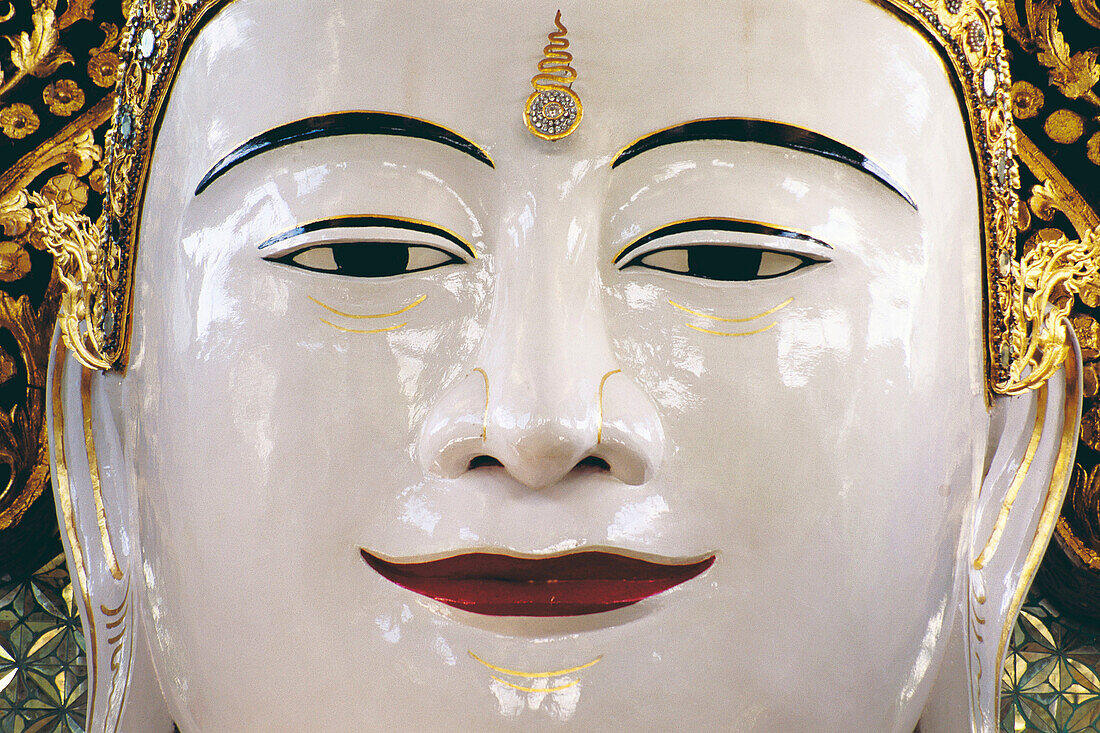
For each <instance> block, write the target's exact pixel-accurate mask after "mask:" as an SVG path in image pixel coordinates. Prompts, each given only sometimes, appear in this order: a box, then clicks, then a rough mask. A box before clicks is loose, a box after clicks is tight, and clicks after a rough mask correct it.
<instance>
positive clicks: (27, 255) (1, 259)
mask: <svg viewBox="0 0 1100 733" xmlns="http://www.w3.org/2000/svg"><path fill="white" fill-rule="evenodd" d="M25 6H27V9H26V10H24V9H23V7H25ZM25 6H20V5H18V4H10V5H9V4H4V8H2V9H0V48H2V49H4V53H2V54H0V62H2V64H0V145H2V146H3V149H4V150H5V151H6V155H7V156H8V157H7V161H6V162H5V164H4V166H3V167H4V168H5V170H3V172H2V173H0V227H2V228H3V234H2V236H0V328H2V330H3V333H4V334H5V338H8V337H9V336H10V340H9V341H7V343H6V345H5V346H4V348H3V349H0V389H2V390H6V391H7V392H8V394H9V395H12V394H14V392H15V391H19V392H20V393H21V394H22V395H23V396H21V397H13V398H12V399H13V401H14V405H13V404H11V403H9V402H5V404H4V409H3V410H0V530H9V529H11V530H12V531H13V532H14V534H9V535H5V542H4V547H5V548H7V547H8V546H10V543H12V542H14V547H15V549H16V551H18V548H19V546H20V545H21V544H22V543H23V542H25V541H26V540H25V539H23V534H22V533H24V532H25V531H26V532H31V531H34V530H32V529H27V530H25V531H24V530H23V529H19V531H18V532H15V528H18V527H19V526H20V522H21V520H23V518H24V516H25V515H27V513H28V512H30V516H29V524H28V523H26V522H24V523H23V525H24V526H26V527H28V528H29V527H31V525H34V526H35V527H39V528H40V531H41V529H44V528H45V523H46V522H47V521H49V522H50V523H52V518H51V515H52V508H47V509H46V510H45V511H43V510H42V509H41V508H40V505H41V506H46V505H42V503H41V502H38V501H37V500H38V498H39V497H40V495H41V494H42V492H43V489H44V488H45V487H46V486H48V485H49V465H48V464H49V461H48V453H47V451H46V449H45V446H46V441H45V432H44V430H45V419H44V412H45V391H46V373H45V372H46V362H47V359H48V355H49V346H50V336H51V334H52V330H53V324H54V321H55V318H56V316H57V311H58V307H59V305H60V300H61V299H62V298H64V297H66V296H65V295H64V293H65V291H66V290H67V287H66V284H65V283H64V282H63V281H62V279H61V278H59V277H58V275H59V273H58V272H57V270H56V269H54V268H53V267H52V263H51V257H50V256H49V255H50V252H49V250H48V249H47V247H46V245H45V242H44V241H43V239H42V237H41V236H40V234H41V233H42V230H41V229H40V225H41V224H42V223H43V222H44V221H45V218H44V217H49V216H52V215H47V214H40V213H37V212H36V209H43V210H45V209H46V208H48V206H49V205H52V206H53V207H54V208H55V210H56V213H58V214H79V213H82V212H92V211H98V209H99V202H98V198H99V195H100V193H101V192H102V190H103V187H104V184H105V179H106V174H105V171H104V169H103V167H102V165H101V163H102V157H103V147H102V144H101V142H102V137H103V133H104V132H105V128H106V123H107V122H108V120H109V119H110V117H111V112H112V109H113V103H114V92H113V89H114V85H115V73H116V71H117V67H118V56H117V54H116V47H117V44H118V38H119V26H120V25H121V24H122V22H123V21H124V12H123V9H122V8H121V7H120V5H119V3H118V2H115V3H114V4H113V6H112V4H110V3H106V4H103V3H101V6H100V7H99V8H98V9H96V8H94V3H93V2H92V1H90V0H26V4H25ZM17 10H18V12H17ZM74 39H75V40H74ZM36 195H37V196H38V198H35V196H36ZM42 204H46V205H47V206H45V207H43V206H42ZM93 215H95V214H93ZM32 507H34V510H33V511H31V510H32ZM7 537H11V539H6V538H7ZM4 551H5V552H7V551H10V550H7V549H5V550H4Z"/></svg>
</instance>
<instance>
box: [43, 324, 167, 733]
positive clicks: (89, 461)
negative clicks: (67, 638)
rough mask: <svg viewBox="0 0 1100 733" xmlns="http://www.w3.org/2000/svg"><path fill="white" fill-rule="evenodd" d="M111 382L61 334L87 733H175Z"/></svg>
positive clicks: (55, 396) (63, 488) (62, 496)
mask: <svg viewBox="0 0 1100 733" xmlns="http://www.w3.org/2000/svg"><path fill="white" fill-rule="evenodd" d="M109 378H113V377H109V376H108V375H106V374H104V373H103V372H93V371H91V370H89V369H86V368H85V367H83V366H81V364H80V363H79V362H78V361H77V360H76V359H75V358H73V357H72V356H71V355H69V354H68V353H67V351H66V349H65V347H64V344H63V343H62V341H61V338H60V335H59V332H55V334H54V340H53V346H52V349H51V352H50V364H49V374H48V383H49V385H50V388H49V393H48V394H47V396H46V418H47V430H48V436H49V444H50V469H51V473H52V477H53V488H54V501H55V503H56V506H57V517H58V524H59V526H60V527H61V528H62V532H61V536H62V542H63V543H64V546H65V555H66V557H67V558H68V563H69V573H70V575H71V577H72V580H73V587H74V589H75V590H76V591H77V592H75V593H74V594H73V595H74V599H75V601H76V603H77V604H78V606H79V608H80V618H81V622H82V625H83V628H84V638H85V640H86V641H87V652H88V718H87V726H86V730H87V731H88V733H100V732H102V731H116V730H123V731H127V730H132V731H143V732H144V731H149V732H151V733H156V732H158V731H170V730H172V724H171V721H170V719H169V717H168V714H167V710H166V708H165V705H164V701H163V697H162V695H161V694H160V688H159V686H158V685H157V682H156V679H155V677H154V676H153V674H152V672H151V670H152V665H151V663H150V661H149V651H148V648H149V647H148V644H147V642H146V639H145V635H144V627H143V625H142V623H141V616H142V614H141V613H140V607H139V601H140V598H141V596H142V593H140V592H139V590H140V589H139V588H138V587H137V584H138V583H140V581H141V576H140V574H139V571H140V556H139V554H138V552H137V543H136V542H135V538H136V535H135V533H134V530H135V529H136V528H135V527H134V522H133V518H134V517H135V516H136V514H135V513H134V507H133V506H132V496H133V494H132V492H130V491H128V490H126V488H127V487H126V486H125V478H124V477H125V472H124V471H123V470H122V467H123V463H122V448H121V443H120V440H119V436H118V431H117V430H116V429H115V425H114V421H113V419H112V418H111V411H110V410H109V409H107V400H106V395H105V393H104V380H105V379H109ZM135 671H139V672H140V673H139V674H137V675H135ZM124 708H125V709H126V711H127V712H126V714H125V715H123V711H124ZM120 721H122V724H121V725H120Z"/></svg>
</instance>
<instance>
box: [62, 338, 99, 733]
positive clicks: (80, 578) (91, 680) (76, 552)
mask: <svg viewBox="0 0 1100 733" xmlns="http://www.w3.org/2000/svg"><path fill="white" fill-rule="evenodd" d="M65 352H66V350H65V346H64V344H63V342H61V341H59V342H57V345H56V351H55V352H54V369H53V384H52V385H50V386H51V391H52V398H53V441H52V443H53V452H54V463H55V465H56V475H55V476H54V480H55V481H56V482H57V500H58V503H59V504H60V505H61V514H62V518H63V519H64V521H65V535H66V536H67V537H68V539H69V551H70V552H72V554H73V565H75V566H76V567H75V570H76V580H77V585H79V586H80V595H81V596H82V597H83V599H84V608H85V610H86V611H87V614H88V656H89V657H90V660H91V666H90V668H89V670H88V691H89V695H88V718H87V719H88V721H89V722H91V721H93V720H95V692H94V691H95V689H96V677H97V676H98V670H99V663H98V660H97V653H96V623H95V615H94V609H93V608H92V597H91V595H90V594H89V592H88V567H87V565H86V564H85V560H84V550H83V548H81V546H80V537H79V535H78V534H77V529H76V512H75V511H74V510H73V500H72V494H71V487H70V484H69V469H68V466H67V464H66V462H65V443H64V439H65V411H64V408H63V407H62V398H61V393H62V387H63V377H64V367H65ZM70 569H72V568H70Z"/></svg>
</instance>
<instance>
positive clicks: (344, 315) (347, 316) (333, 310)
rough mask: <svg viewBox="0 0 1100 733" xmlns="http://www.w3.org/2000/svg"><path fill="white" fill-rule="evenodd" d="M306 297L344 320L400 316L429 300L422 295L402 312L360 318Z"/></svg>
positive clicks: (374, 314)
mask: <svg viewBox="0 0 1100 733" xmlns="http://www.w3.org/2000/svg"><path fill="white" fill-rule="evenodd" d="M306 297H307V298H309V299H310V300H312V301H313V302H314V303H316V304H317V305H319V306H321V307H322V308H324V309H325V310H327V311H329V312H330V313H335V314H336V315H338V316H343V317H344V318H354V319H361V318H388V317H389V316H399V315H401V314H402V313H404V312H406V311H409V310H412V309H413V308H415V307H416V306H418V305H420V304H421V303H423V302H424V301H425V300H426V299H427V297H428V296H427V295H421V296H420V297H419V298H417V299H416V300H414V301H413V302H411V303H409V304H408V305H407V306H405V307H404V308H401V309H400V310H395V311H394V312H392V313H371V314H368V315H362V316H360V315H356V314H354V313H345V312H343V311H340V310H336V309H335V308H333V307H332V306H331V305H328V304H326V303H322V302H321V301H319V300H317V299H316V298H314V297H313V296H312V295H307V296H306ZM322 320H323V319H322Z"/></svg>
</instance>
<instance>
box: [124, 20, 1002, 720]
mask: <svg viewBox="0 0 1100 733" xmlns="http://www.w3.org/2000/svg"><path fill="white" fill-rule="evenodd" d="M536 5H537V4H532V3H514V2H505V1H504V0H501V2H499V3H498V2H466V3H462V4H442V3H401V4H394V3H389V2H363V1H362V0H325V2H316V3H309V4H308V6H307V5H306V4H303V3H300V2H295V1H293V0H277V1H274V2H273V1H271V0H237V1H236V2H234V3H232V4H231V5H229V6H228V7H227V8H226V9H225V10H224V11H222V12H221V13H220V14H219V15H218V16H217V17H215V18H214V19H213V20H212V21H211V22H210V23H209V24H208V25H207V26H206V27H205V28H204V29H203V30H202V31H201V33H200V35H199V36H198V37H197V39H196V41H195V42H194V44H193V46H192V47H191V49H190V50H189V52H188V54H187V56H186V58H185V59H184V61H183V63H182V66H181V70H180V73H179V76H178V79H177V81H176V83H175V86H174V88H173V92H172V95H171V97H170V98H169V101H168V104H167V108H166V111H165V114H164V119H163V124H162V126H161V128H160V132H159V138H158V141H157V143H156V149H155V154H154V157H153V163H152V168H151V173H150V178H149V184H148V189H147V192H146V196H145V204H144V210H143V214H142V220H141V234H140V253H139V257H138V264H137V268H138V272H137V292H136V310H135V327H134V338H133V343H132V357H131V365H130V367H129V368H128V370H127V372H126V375H125V377H124V378H122V379H121V380H120V382H119V384H118V386H117V390H118V400H119V401H120V404H121V405H122V411H123V414H125V415H129V416H133V417H132V418H130V419H128V420H126V421H123V422H124V423H125V424H124V427H123V431H124V432H123V445H124V446H125V450H126V452H127V457H128V458H127V460H128V462H129V466H128V468H129V472H130V474H131V480H132V481H133V485H134V490H135V492H136V496H137V504H138V507H139V511H140V541H141V549H142V553H143V561H144V569H145V592H146V606H147V608H148V609H149V614H150V619H151V627H152V629H153V632H152V636H153V640H154V644H155V646H156V648H155V649H154V658H155V661H156V665H157V667H158V675H159V677H160V679H161V681H162V685H163V686H164V687H165V691H166V694H167V695H168V697H169V701H170V705H171V707H172V709H173V713H174V714H175V716H176V717H177V720H178V722H179V723H180V726H181V729H183V730H190V729H194V730H203V731H227V730H268V729H279V730H374V729H378V730H393V729H403V730H440V729H448V730H479V729H480V730H484V729H495V728H499V729H510V728H515V729H517V730H518V729H523V730H527V729H531V728H532V727H540V726H547V727H549V726H551V725H552V724H556V723H559V722H562V721H566V722H568V723H570V724H572V725H575V726H576V728H577V729H578V730H592V729H598V728H601V727H603V728H615V729H621V730H632V729H643V728H644V729H654V730H673V729H677V730H693V729H718V728H723V729H725V728H732V729H738V730H761V731H776V730H898V731H905V732H906V733H908V731H911V730H912V729H913V726H914V724H915V722H916V719H917V717H918V716H919V714H920V710H921V708H922V707H923V705H924V702H925V698H926V696H927V693H928V688H929V686H930V685H931V683H932V681H933V679H934V677H935V672H936V668H937V665H938V663H939V659H940V657H941V654H942V651H943V648H942V647H943V641H944V637H945V635H946V629H945V628H943V626H944V625H945V613H946V615H948V616H949V615H950V612H945V608H950V607H951V606H952V605H953V603H954V598H955V597H956V593H957V590H956V586H957V582H956V580H957V579H956V566H957V564H958V560H957V556H958V555H959V552H960V551H959V544H960V526H961V525H962V521H963V517H964V516H965V514H966V512H967V509H968V506H969V504H970V502H971V500H972V498H973V497H974V496H975V494H976V492H977V486H978V483H979V480H980V477H981V473H982V468H983V461H984V457H985V456H984V451H985V442H984V438H983V436H984V435H985V433H986V431H987V427H988V426H987V422H986V421H987V418H986V413H985V407H984V400H983V392H982V373H983V370H982V360H981V353H982V347H981V343H982V328H981V322H980V310H981V277H980V269H979V268H980V265H979V262H980V251H979V245H978V241H979V234H978V215H977V208H976V194H975V185H974V174H973V169H972V166H971V160H970V154H969V149H968V146H967V142H966V137H965V133H964V127H963V122H962V119H961V115H960V112H959V109H958V104H957V102H956V99H955V96H954V93H953V91H952V88H951V84H950V82H949V80H948V77H947V74H946V72H945V70H944V68H943V66H942V64H941V63H940V61H939V60H938V57H937V56H936V54H935V52H934V51H933V50H932V48H931V47H930V46H929V45H928V43H927V42H926V41H924V40H923V39H922V38H921V37H920V36H919V35H918V34H917V33H916V32H915V31H913V30H912V29H911V28H909V27H907V26H906V25H904V24H903V23H902V22H901V21H899V20H898V18H897V17H895V16H894V15H892V14H890V13H888V12H886V11H884V10H883V9H881V8H880V7H877V6H876V5H874V4H873V3H871V2H867V1H866V0H843V1H839V0H838V1H837V2H830V3H821V2H818V1H817V0H775V1H773V2H771V3H768V4H767V9H766V11H765V10H762V9H761V7H762V6H761V5H760V4H759V3H756V2H752V1H751V0H736V1H734V0H730V1H729V2H723V3H717V4H716V3H711V2H703V1H700V2H696V3H683V2H680V3H675V4H671V3H669V4H665V5H660V6H656V7H650V8H646V9H645V11H644V12H642V11H640V10H639V8H638V5H637V3H636V2H626V1H624V2H622V3H606V2H604V3H575V4H573V5H566V6H564V7H562V22H563V23H564V25H565V26H566V27H567V28H568V29H569V34H568V38H569V40H570V42H571V46H570V49H569V50H570V51H571V52H572V53H573V54H574V61H573V66H574V67H575V68H576V69H577V72H578V74H579V77H578V79H577V81H576V82H575V83H574V84H573V91H575V92H576V93H577V95H578V96H579V97H580V99H581V102H582V104H583V105H584V112H583V118H582V121H581V123H580V126H579V128H578V129H577V131H576V132H574V133H573V134H572V135H571V136H569V137H567V138H565V139H563V140H560V141H557V142H547V141H544V140H541V139H538V138H536V137H535V136H534V135H532V134H531V133H530V132H529V131H528V130H527V129H526V128H525V126H524V124H523V117H522V115H523V105H524V102H525V100H526V98H527V96H528V95H529V94H530V93H531V86H530V83H529V80H530V78H531V77H532V76H533V75H534V74H535V73H536V65H537V62H538V61H539V59H540V58H541V57H542V48H543V46H544V45H545V44H546V43H547V33H548V32H549V31H551V30H553V29H554V24H553V21H554V12H555V10H556V9H557V6H554V5H545V6H544V7H536ZM349 110H365V111H378V112H385V113H388V114H392V115H402V116H407V117H411V118H416V119H417V120H424V121H428V122H430V123H431V124H432V126H438V127H439V128H441V129H439V130H436V129H435V128H434V127H432V128H430V129H431V132H430V133H425V134H424V135H423V136H410V135H407V134H400V135H395V134H388V135H379V134H351V135H323V136H317V137H315V138H313V139H309V140H305V141H301V142H297V143H294V144H291V145H283V146H270V149H267V150H264V151H261V152H260V153H259V154H257V155H255V156H254V157H251V158H248V159H246V160H242V161H240V162H238V163H237V164H236V165H233V166H231V167H229V168H228V169H226V170H225V171H224V173H222V174H221V175H220V176H218V177H217V178H215V179H214V180H213V181H212V182H211V183H210V185H209V186H208V187H206V188H205V189H204V190H203V191H202V192H201V193H199V194H198V195H196V194H195V189H196V186H197V184H198V183H199V181H200V180H202V179H203V177H204V175H206V173H207V172H208V171H210V170H211V169H212V168H214V166H215V164H216V163H217V162H218V161H219V160H220V159H222V158H223V156H225V155H226V154H228V153H230V152H231V151H233V150H234V149H235V148H237V147H238V146H239V145H240V144H242V143H244V142H245V141H248V140H251V139H253V138H255V137H256V136H258V135H262V134H264V133H267V132H268V131H271V130H275V129H278V128H280V126H283V125H285V124H287V123H291V122H294V121H297V120H301V119H303V118H308V117H313V116H318V115H330V116H332V115H336V116H335V117H330V120H339V121H340V124H343V123H346V122H348V120H351V119H352V118H349V117H347V116H342V117H341V116H339V115H337V113H341V112H346V111H349ZM706 118H736V119H735V120H734V121H731V122H729V123H728V124H726V125H725V126H724V127H722V129H725V130H731V129H737V130H741V131H742V132H744V131H746V130H747V131H749V132H747V133H745V135H747V136H748V137H750V138H752V139H751V140H748V141H736V140H729V139H711V137H712V136H713V135H716V134H717V133H713V129H712V134H711V135H703V136H701V137H703V138H704V139H694V140H675V139H671V138H670V137H669V136H668V135H665V136H659V137H657V138H652V139H651V142H653V141H656V142H658V143H663V144H654V145H652V146H650V147H649V148H648V149H646V150H645V151H644V152H641V153H640V154H638V155H635V156H630V157H629V159H626V160H618V159H617V156H618V154H619V152H620V151H621V150H623V149H624V148H625V147H626V146H628V145H629V144H630V143H632V142H633V141H635V140H638V139H640V138H643V137H645V136H648V135H650V134H651V133H654V132H656V131H658V130H662V129H663V128H667V127H670V126H674V125H680V124H683V123H687V122H690V121H694V120H701V119H706ZM357 119H360V121H362V120H364V119H366V120H368V121H371V120H373V122H372V124H378V123H379V120H382V122H385V121H386V120H390V122H393V120H392V119H391V118H378V117H374V118H371V117H369V116H368V117H360V118H357ZM745 119H761V120H768V121H771V122H774V123H777V124H776V125H761V124H757V125H747V124H745V123H744V122H738V121H737V120H745ZM334 124H335V123H334ZM397 124H398V126H399V127H400V126H404V127H403V129H404V130H406V131H408V130H409V129H412V128H411V127H410V125H412V127H415V125H414V124H413V123H410V122H408V121H403V122H399V123H397ZM790 128H801V129H805V130H810V131H814V132H815V133H817V135H816V136H812V137H813V139H814V140H816V141H818V142H817V143H815V144H816V145H818V147H821V146H822V145H824V146H825V148H828V145H832V144H836V143H839V144H841V145H843V146H845V147H846V148H850V149H851V150H852V151H856V152H857V153H858V154H859V155H860V156H865V157H866V159H868V160H869V161H873V163H874V165H875V166H877V168H874V169H873V170H877V171H878V172H879V173H880V174H881V175H875V174H872V172H868V170H865V169H861V168H860V167H859V166H857V165H850V164H847V163H845V162H844V161H841V160H836V159H833V158H830V157H826V156H824V155H822V154H820V152H821V151H820V150H819V151H817V152H813V151H811V150H806V149H801V150H795V149H791V148H790V147H788V146H787V145H786V144H776V143H783V142H784V140H787V139H789V136H788V137H784V136H783V135H780V134H777V133H776V130H782V129H790ZM314 129H316V128H314ZM416 129H417V130H421V131H423V130H424V129H429V128H422V127H416ZM691 129H696V130H698V129H700V128H698V127H696V128H691ZM715 129H716V128H715ZM749 133H751V134H749ZM446 135H456V136H460V138H461V139H465V140H468V141H471V142H472V143H473V144H474V145H476V146H479V147H480V149H481V152H482V153H483V154H484V157H487V158H488V159H491V161H492V163H493V164H494V165H493V166H492V167H491V166H490V165H489V164H487V162H486V160H484V159H481V158H482V157H483V156H482V155H481V154H480V153H479V151H478V149H477V148H473V147H471V146H469V145H466V144H465V143H462V142H461V141H459V142H455V140H458V139H459V138H448V137H446ZM800 139H805V138H800ZM823 140H824V141H825V142H824V143H822V142H821V141H823ZM448 141H450V142H449V143H448ZM828 141H835V142H834V143H830V142H828ZM804 147H805V146H803V148H804ZM888 183H892V184H893V187H891V185H888ZM903 194H904V195H903ZM905 196H908V197H910V198H911V203H910V201H907V200H906V198H905ZM316 222H323V223H322V224H316ZM683 222H688V223H687V224H683ZM655 233H656V236H650V235H654V234H655ZM265 244H266V246H264V245H265ZM624 249H625V250H626V251H625V252H624V253H623V254H622V255H620V253H621V252H623V250H624ZM361 550H366V551H368V552H370V553H373V554H374V555H375V556H377V557H381V558H385V559H388V560H392V561H398V562H425V561H428V560H435V559H439V558H443V557H451V556H456V555H461V554H463V553H474V552H486V553H495V554H498V555H505V556H510V557H513V558H542V557H545V556H555V555H561V554H562V553H568V554H566V555H565V557H566V558H567V560H566V561H565V562H566V563H567V564H568V563H573V566H574V568H576V567H580V568H581V570H580V571H578V572H580V574H581V575H584V574H585V573H586V572H588V571H586V570H585V569H584V568H585V567H586V566H585V565H584V563H585V562H586V561H587V560H586V558H589V559H590V558H591V557H592V556H585V555H580V554H577V552H578V551H583V550H599V551H603V552H608V553H615V554H618V555H623V556H628V557H633V558H642V559H646V560H649V561H653V562H658V563H661V564H664V565H670V564H683V563H688V562H693V561H699V560H703V559H706V558H709V557H711V556H713V557H714V562H713V565H712V566H710V567H709V569H707V570H705V572H703V573H702V574H699V575H697V576H696V577H694V578H692V579H690V580H687V581H686V582H683V583H680V584H679V585H676V586H675V587H673V588H672V589H671V590H668V591H666V592H664V593H660V594H657V595H652V596H650V597H647V598H645V599H644V600H641V601H640V602H637V603H634V604H631V605H626V606H624V607H621V608H618V609H616V610H611V611H605V612H602V613H592V614H586V615H564V616H561V615H559V616H553V617H542V616H532V617H523V616H514V615H504V616H500V615H486V614H481V613H471V612H469V611H465V610H459V609H457V608H454V607H452V606H450V605H446V604H444V603H441V602H439V601H437V600H433V599H432V598H429V597H426V596H425V595H423V594H421V593H417V592H414V591H412V590H409V589H406V588H404V587H401V586H399V585H397V584H396V583H394V582H392V581H391V580H389V579H387V578H386V577H384V576H383V575H382V574H380V572H378V571H376V569H375V568H374V567H372V566H371V565H368V564H367V562H365V561H364V557H363V555H362V553H361ZM620 580H623V579H622V578H620ZM612 585H613V586H614V587H613V592H615V593H621V591H622V588H621V587H622V586H625V585H627V584H626V583H623V582H619V583H618V584H617V585H616V584H612ZM562 587H563V588H564V587H566V586H565V585H563V586H562ZM601 587H604V590H606V586H601ZM463 592H465V591H463ZM570 592H573V591H572V590H571V591H570ZM601 592H602V591H601ZM579 597H581V598H582V600H583V599H584V597H585V596H584V593H583V592H582V593H581V594H580V596H579ZM593 597H595V596H593ZM485 608H487V606H484V605H483V606H481V609H482V610H484V609H485ZM589 610H591V609H589Z"/></svg>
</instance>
